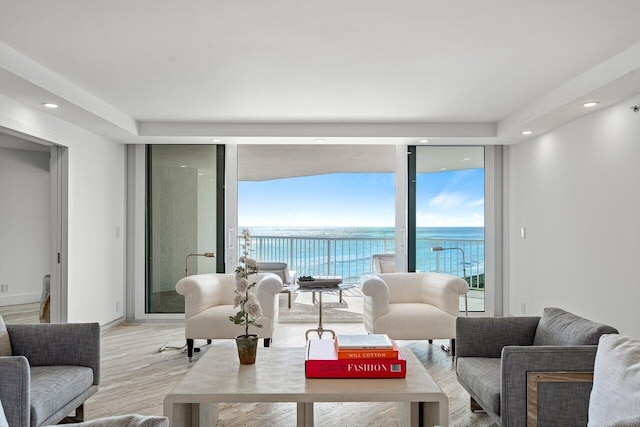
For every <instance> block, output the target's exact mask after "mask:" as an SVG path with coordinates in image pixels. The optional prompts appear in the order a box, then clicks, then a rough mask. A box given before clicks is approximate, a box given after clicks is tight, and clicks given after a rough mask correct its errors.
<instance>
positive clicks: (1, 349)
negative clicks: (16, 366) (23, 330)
mask: <svg viewBox="0 0 640 427" xmlns="http://www.w3.org/2000/svg"><path fill="white" fill-rule="evenodd" d="M12 354H13V353H12V352H11V340H10V339H9V331H7V326H6V325H5V324H4V320H3V319H2V316H0V356H11V355H12Z"/></svg>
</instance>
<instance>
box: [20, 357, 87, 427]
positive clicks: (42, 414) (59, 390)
mask: <svg viewBox="0 0 640 427" xmlns="http://www.w3.org/2000/svg"><path fill="white" fill-rule="evenodd" d="M92 384H93V370H92V369H91V368H87V367H85V366H32V367H31V425H32V426H38V425H41V424H42V423H43V422H44V420H46V419H47V418H49V417H50V416H52V415H53V414H54V413H56V412H57V411H58V410H59V409H60V408H62V407H64V406H65V405H66V404H67V403H69V402H70V401H71V400H73V399H74V398H75V397H76V396H78V395H80V394H82V393H83V392H84V391H86V390H87V389H88V388H89V387H91V385H92Z"/></svg>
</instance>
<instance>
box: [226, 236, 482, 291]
mask: <svg viewBox="0 0 640 427" xmlns="http://www.w3.org/2000/svg"><path fill="white" fill-rule="evenodd" d="M251 244H252V250H253V252H252V254H251V256H252V257H253V258H255V259H256V260H258V261H265V262H266V261H272V262H286V263H287V264H288V266H289V269H290V270H295V271H296V273H297V275H298V277H299V276H342V278H343V282H344V283H357V282H358V280H359V279H360V277H361V276H362V275H364V274H368V273H372V272H373V265H372V262H371V257H372V256H373V255H375V254H384V253H394V252H395V239H393V238H375V237H372V238H368V237H358V238H327V237H318V238H315V237H282V236H251ZM434 246H441V247H444V248H461V249H462V250H464V254H465V264H466V265H465V267H466V275H467V280H468V281H469V283H470V284H471V287H472V288H476V289H479V288H484V241H483V240H462V239H427V238H423V239H418V240H417V242H416V248H417V254H418V257H417V260H416V261H417V264H416V265H417V270H418V271H430V272H438V273H446V274H452V275H455V276H460V277H462V276H463V270H464V269H463V267H462V253H461V252H460V251H458V250H451V251H442V252H431V248H432V247H434ZM238 247H240V246H238Z"/></svg>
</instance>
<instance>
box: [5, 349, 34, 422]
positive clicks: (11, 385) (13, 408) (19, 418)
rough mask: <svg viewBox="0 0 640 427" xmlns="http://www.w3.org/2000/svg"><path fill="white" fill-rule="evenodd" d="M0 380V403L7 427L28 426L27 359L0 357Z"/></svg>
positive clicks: (29, 387)
mask: <svg viewBox="0 0 640 427" xmlns="http://www.w3.org/2000/svg"><path fill="white" fill-rule="evenodd" d="M0 378H2V380H0V401H1V402H2V406H3V408H4V413H5V416H6V418H7V421H8V422H9V425H10V426H26V425H29V422H30V421H29V420H30V413H31V412H30V404H31V402H30V393H31V371H30V370H29V362H28V361H27V358H26V357H24V356H8V357H0Z"/></svg>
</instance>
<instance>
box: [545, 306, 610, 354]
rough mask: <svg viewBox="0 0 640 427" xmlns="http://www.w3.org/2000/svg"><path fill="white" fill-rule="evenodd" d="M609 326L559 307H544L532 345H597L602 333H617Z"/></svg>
mask: <svg viewBox="0 0 640 427" xmlns="http://www.w3.org/2000/svg"><path fill="white" fill-rule="evenodd" d="M617 333H618V331H617V330H616V329H615V328H612V327H611V326H607V325H603V324H602V323H596V322H593V321H591V320H587V319H585V318H582V317H580V316H576V315H575V314H573V313H569V312H568V311H564V310H562V309H560V308H555V307H548V308H545V309H544V312H543V313H542V317H541V318H540V322H539V323H538V328H537V329H536V335H535V337H534V338H533V345H597V344H598V339H600V336H602V335H603V334H617Z"/></svg>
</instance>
